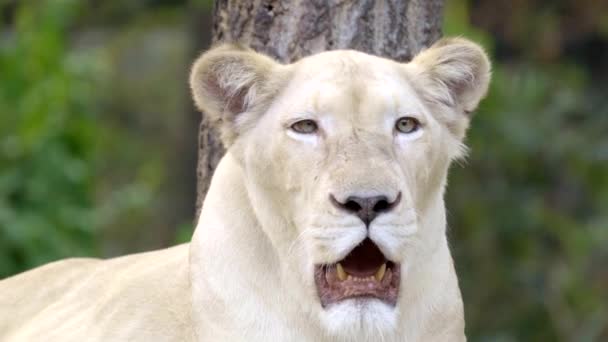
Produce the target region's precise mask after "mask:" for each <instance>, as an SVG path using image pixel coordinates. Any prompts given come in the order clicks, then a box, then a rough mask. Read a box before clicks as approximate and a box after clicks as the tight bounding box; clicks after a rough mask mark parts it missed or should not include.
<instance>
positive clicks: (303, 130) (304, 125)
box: [291, 119, 319, 134]
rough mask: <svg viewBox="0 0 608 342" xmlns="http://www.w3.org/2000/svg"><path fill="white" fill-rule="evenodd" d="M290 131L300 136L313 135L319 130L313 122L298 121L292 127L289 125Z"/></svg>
mask: <svg viewBox="0 0 608 342" xmlns="http://www.w3.org/2000/svg"><path fill="white" fill-rule="evenodd" d="M291 129H292V130H293V131H294V132H296V133H300V134H313V133H316V132H317V130H319V126H317V123H316V122H314V120H308V119H306V120H300V121H298V122H296V123H294V124H293V125H291Z"/></svg>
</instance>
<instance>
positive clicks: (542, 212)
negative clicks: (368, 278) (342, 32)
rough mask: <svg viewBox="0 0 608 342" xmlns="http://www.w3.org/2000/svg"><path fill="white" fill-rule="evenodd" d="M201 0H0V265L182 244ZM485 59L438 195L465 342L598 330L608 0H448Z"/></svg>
mask: <svg viewBox="0 0 608 342" xmlns="http://www.w3.org/2000/svg"><path fill="white" fill-rule="evenodd" d="M211 10H212V1H210V0H183V1H175V0H174V1H170V0H164V1H163V0H131V1H118V0H106V1H101V0H86V1H85V0H80V1H77V0H72V1H71V0H39V1H6V0H0V18H1V20H2V21H1V26H0V279H1V278H4V277H7V276H10V275H13V274H15V273H18V272H21V271H23V270H26V269H28V268H32V267H35V266H38V265H41V264H43V263H46V262H49V261H52V260H57V259H59V258H64V257H68V256H95V257H112V256H116V255H121V254H125V253H133V252H138V251H144V250H149V249H155V248H160V247H165V246H169V245H173V244H177V243H180V242H185V241H188V240H189V238H190V235H191V233H192V227H193V221H194V203H195V196H196V191H195V190H196V189H195V177H196V174H195V170H196V154H197V131H198V122H199V115H198V114H197V113H196V112H195V111H194V109H193V107H192V104H191V101H190V98H189V93H188V88H187V84H186V80H187V75H188V70H189V66H190V63H191V62H192V61H193V59H194V58H195V56H196V55H197V54H198V53H199V52H200V51H201V50H203V49H204V48H206V47H207V46H208V45H209V42H210V36H211ZM444 32H445V34H446V35H463V36H466V37H469V38H471V39H474V40H476V41H478V42H481V43H482V44H483V45H484V46H485V47H486V48H487V50H488V51H489V52H490V54H491V55H492V57H493V60H494V79H493V84H492V86H491V91H490V94H489V96H488V98H487V99H486V100H485V101H483V102H482V104H481V107H480V109H479V110H478V111H477V114H476V116H475V119H474V120H473V124H472V129H471V131H470V135H469V138H468V143H469V146H470V147H471V156H470V158H469V159H468V161H467V162H464V163H461V164H459V165H455V166H454V167H453V169H452V172H451V175H450V186H449V189H448V193H447V198H446V201H447V207H448V210H449V218H448V220H449V224H450V229H449V235H450V240H451V245H452V249H453V252H454V257H455V260H456V266H457V270H458V274H459V277H460V282H461V289H462V291H463V296H464V302H465V310H466V316H467V317H466V319H467V334H468V336H469V340H470V341H608V267H607V266H606V263H607V262H608V2H606V1H594V0H577V1H575V0H558V1H557V0H556V1H540V0H535V1H532V0H494V1H489V0H476V1H472V0H471V1H467V0H447V5H446V9H445V12H444Z"/></svg>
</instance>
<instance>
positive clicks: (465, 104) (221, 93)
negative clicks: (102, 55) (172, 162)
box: [0, 40, 489, 342]
mask: <svg viewBox="0 0 608 342" xmlns="http://www.w3.org/2000/svg"><path fill="white" fill-rule="evenodd" d="M450 57H453V58H450ZM488 81H489V64H488V62H487V58H486V57H485V54H484V53H483V51H482V50H481V49H480V48H478V47H477V46H476V45H474V44H473V43H470V42H468V41H464V40H451V41H447V42H445V41H444V42H441V43H438V44H437V45H436V46H435V47H432V48H430V49H429V50H427V51H425V52H423V53H422V54H421V55H419V56H418V57H416V58H415V59H414V60H413V61H412V62H411V63H409V64H399V63H396V62H393V61H390V60H386V59H382V58H379V57H374V56H370V55H366V54H363V53H359V52H354V51H332V52H327V53H321V54H318V55H315V56H312V57H309V58H305V59H303V60H301V61H299V62H297V63H294V64H291V65H279V64H277V63H275V62H274V61H272V60H271V59H269V58H267V57H264V56H261V55H258V54H255V53H253V52H252V51H249V50H246V49H242V48H236V47H230V46H223V47H218V48H216V49H214V50H212V51H210V52H208V53H207V54H205V55H203V56H202V57H201V58H200V59H199V60H198V61H197V63H196V64H195V66H194V68H193V72H192V77H191V86H192V89H193V95H194V98H195V102H196V104H197V105H198V106H199V108H201V109H202V110H204V111H206V114H207V115H208V117H209V118H210V120H211V121H212V122H214V123H215V124H216V125H218V128H219V129H220V131H221V132H222V139H223V141H224V142H225V144H226V145H227V147H228V152H227V154H226V156H224V158H223V159H222V161H221V162H220V165H219V166H218V168H217V170H216V172H215V175H214V177H213V180H212V183H211V187H210V189H209V192H208V194H207V197H206V199H205V203H204V206H203V208H202V212H201V215H200V217H199V221H198V224H197V228H196V232H195V234H194V237H193V239H192V242H191V243H190V244H189V245H182V246H179V247H175V248H173V249H169V250H164V251H157V252H152V253H145V254H138V255H133V256H128V257H124V258H119V259H112V260H108V261H96V260H89V261H78V262H76V261H71V262H62V263H58V264H53V265H49V266H45V267H43V268H40V269H37V270H34V271H31V272H28V273H25V274H23V275H19V276H17V277H13V278H10V279H8V280H5V281H3V282H0V316H1V317H2V319H0V340H2V341H33V340H45V341H84V340H86V341H315V342H317V341H319V342H324V341H387V342H389V341H409V342H412V341H424V342H427V341H429V342H432V341H442V342H443V341H464V340H465V336H464V315H463V308H462V300H461V297H460V291H459V288H458V281H457V278H456V274H455V271H454V266H453V262H452V258H451V255H450V251H449V248H448V243H447V239H446V233H445V226H446V219H445V207H444V203H443V192H444V189H445V184H446V176H447V169H448V167H449V164H450V162H451V161H452V160H454V159H456V158H459V157H462V151H463V148H462V146H463V142H462V139H463V138H464V131H465V130H466V127H467V125H468V120H469V118H470V115H467V114H465V111H467V112H468V111H470V110H472V109H474V107H475V106H476V105H477V102H478V101H479V100H480V99H481V97H482V96H483V95H484V94H485V90H486V89H487V83H488ZM301 113H306V116H307V118H311V119H314V120H316V121H317V122H318V123H319V127H320V129H319V132H317V133H315V134H310V135H303V134H298V133H295V132H293V131H292V130H290V129H289V125H288V123H289V122H294V120H297V119H298V117H299V116H301V115H302V114H301ZM404 115H411V116H414V117H416V118H417V119H418V120H420V122H421V124H422V127H421V129H420V130H419V131H417V132H414V133H412V134H401V133H397V132H395V131H394V123H395V121H396V120H397V119H398V118H399V117H402V116H404ZM399 194H401V201H400V204H399V205H398V206H396V207H395V208H394V209H393V210H392V211H390V212H388V213H383V214H381V215H379V216H378V217H377V218H376V219H375V220H374V221H373V222H372V223H371V225H370V227H369V229H368V228H366V227H365V226H364V224H363V222H362V221H361V220H360V219H358V218H357V217H356V216H354V215H351V214H348V213H345V212H343V211H342V210H340V209H338V208H336V207H335V206H334V205H332V203H331V202H330V200H329V196H330V195H333V196H334V197H335V198H336V199H338V200H344V199H346V198H347V197H348V196H353V195H356V196H371V195H385V196H387V198H389V199H395V198H396V197H397V196H398V195H399ZM366 237H369V238H370V239H372V240H373V241H374V242H375V243H376V244H377V245H378V247H379V248H380V249H381V251H382V252H383V253H384V254H385V256H386V257H387V258H389V259H390V260H392V261H394V262H396V263H399V264H400V265H401V270H400V271H401V285H400V293H399V297H398V301H397V305H396V306H395V307H393V306H390V305H388V304H386V303H383V302H380V301H379V300H376V299H369V298H368V299H348V300H344V301H342V302H339V303H335V304H332V305H330V306H328V307H326V308H323V307H322V306H321V304H320V301H319V297H318V294H317V292H316V287H315V282H314V278H313V272H314V267H315V265H316V264H331V263H334V262H337V261H339V260H340V259H342V258H344V257H345V256H346V255H347V254H348V253H349V252H350V251H351V250H352V249H353V248H354V247H355V246H357V245H358V244H359V243H360V242H361V241H363V240H364V239H365V238H366Z"/></svg>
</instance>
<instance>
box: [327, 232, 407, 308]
mask: <svg viewBox="0 0 608 342" xmlns="http://www.w3.org/2000/svg"><path fill="white" fill-rule="evenodd" d="M400 278H401V273H400V267H399V264H396V263H394V262H391V261H389V260H387V259H386V257H385V256H384V254H382V252H381V251H380V249H378V246H376V244H375V243H374V242H373V241H372V240H370V239H365V240H363V242H362V243H361V244H360V245H358V246H357V247H355V248H354V249H353V250H352V251H351V252H350V254H348V255H347V256H346V258H344V259H342V260H340V261H339V262H337V263H335V264H329V265H327V264H326V265H316V266H315V282H316V284H317V292H318V293H319V298H320V299H321V305H322V306H323V307H327V306H328V305H330V304H332V303H336V302H339V301H341V300H344V299H349V298H356V297H359V298H360V297H369V298H377V299H380V300H382V301H384V302H385V303H387V304H390V305H395V304H396V303H397V295H398V294H399V281H400Z"/></svg>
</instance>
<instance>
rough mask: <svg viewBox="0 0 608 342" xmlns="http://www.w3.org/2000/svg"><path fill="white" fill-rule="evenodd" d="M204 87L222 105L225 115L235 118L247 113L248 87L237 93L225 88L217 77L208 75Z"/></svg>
mask: <svg viewBox="0 0 608 342" xmlns="http://www.w3.org/2000/svg"><path fill="white" fill-rule="evenodd" d="M204 86H205V89H206V90H207V92H209V93H210V94H212V97H213V98H215V99H216V100H217V101H218V103H220V106H221V108H220V109H221V111H222V112H223V113H225V114H229V115H233V116H234V115H237V114H240V113H242V112H244V111H245V109H246V108H245V96H246V95H247V88H246V87H243V88H240V89H238V90H237V91H236V92H234V91H231V90H230V89H226V88H223V87H222V86H220V82H218V78H217V77H216V76H215V75H208V76H207V82H205V84H204ZM231 93H232V94H231Z"/></svg>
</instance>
